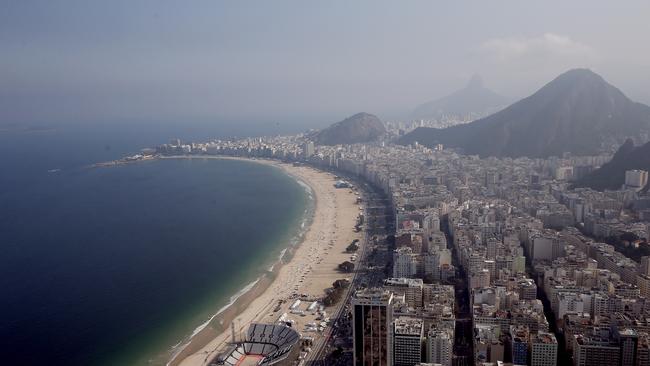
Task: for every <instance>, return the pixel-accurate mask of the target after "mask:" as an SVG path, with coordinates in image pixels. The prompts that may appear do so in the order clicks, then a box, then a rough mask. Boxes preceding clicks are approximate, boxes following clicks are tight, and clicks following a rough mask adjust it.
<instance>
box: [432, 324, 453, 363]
mask: <svg viewBox="0 0 650 366" xmlns="http://www.w3.org/2000/svg"><path fill="white" fill-rule="evenodd" d="M426 347H427V362H430V363H433V364H440V365H443V366H451V360H452V355H453V351H454V350H453V347H454V334H453V329H446V328H442V327H438V328H433V329H431V330H429V333H428V334H427V342H426Z"/></svg>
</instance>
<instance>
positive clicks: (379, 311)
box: [352, 288, 393, 366]
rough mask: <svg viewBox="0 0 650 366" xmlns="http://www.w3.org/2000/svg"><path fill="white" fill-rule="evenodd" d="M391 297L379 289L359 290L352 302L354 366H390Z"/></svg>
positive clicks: (390, 294)
mask: <svg viewBox="0 0 650 366" xmlns="http://www.w3.org/2000/svg"><path fill="white" fill-rule="evenodd" d="M392 303H393V294H392V293H391V292H390V291H387V290H385V289H382V288H371V289H362V290H359V291H357V292H356V293H355V294H354V297H353V298H352V309H353V310H352V342H353V349H354V351H353V364H354V365H355V366H366V365H377V366H390V365H392V364H393V345H392V337H391V334H390V333H391V328H392V323H393V322H392V318H393V310H392Z"/></svg>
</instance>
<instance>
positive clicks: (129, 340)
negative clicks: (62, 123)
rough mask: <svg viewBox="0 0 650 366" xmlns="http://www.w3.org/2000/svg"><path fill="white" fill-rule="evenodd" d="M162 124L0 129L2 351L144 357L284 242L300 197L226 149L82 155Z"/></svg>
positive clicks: (125, 148) (59, 358)
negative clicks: (190, 155)
mask: <svg viewBox="0 0 650 366" xmlns="http://www.w3.org/2000/svg"><path fill="white" fill-rule="evenodd" d="M172 132H173V131H172ZM164 133H165V131H162V132H160V133H152V134H149V135H147V134H142V133H141V131H133V129H132V128H124V127H123V126H122V128H121V129H120V128H117V127H115V128H112V129H111V128H109V127H105V128H103V129H93V128H90V127H87V128H85V129H78V128H77V129H70V128H62V129H55V130H47V131H38V132H34V131H31V132H26V131H13V132H7V131H5V132H0V188H1V190H0V250H1V254H0V293H1V294H2V295H1V296H2V300H1V301H0V314H2V317H0V339H2V346H1V347H0V348H1V349H2V351H1V354H0V357H2V362H3V364H15V365H36V364H51V365H93V364H115V363H116V362H118V361H117V360H120V361H119V362H120V363H122V364H124V363H125V362H126V363H127V364H132V363H135V362H136V360H137V361H138V362H143V360H145V359H146V357H148V356H150V355H151V353H152V352H155V351H158V350H160V349H161V347H162V348H165V347H168V346H169V345H171V344H173V343H175V342H177V341H179V340H180V339H179V337H181V336H182V335H183V334H187V333H188V332H191V330H192V329H193V327H195V326H196V325H198V324H199V323H200V322H202V320H204V319H205V318H206V317H208V316H209V315H211V313H213V312H214V311H215V309H216V308H218V307H219V306H220V305H223V304H224V303H225V302H226V301H227V299H228V297H229V296H231V295H232V294H233V293H235V292H236V291H237V290H238V289H239V288H240V287H241V286H242V285H243V284H245V283H247V282H248V281H250V280H252V279H254V278H255V277H256V276H257V275H258V274H259V273H261V271H263V268H264V265H266V264H267V263H268V260H269V256H270V255H275V254H276V253H277V252H279V250H280V249H281V248H282V247H283V246H286V243H287V241H288V240H289V239H290V237H291V235H293V234H294V231H295V227H296V224H297V223H299V222H300V220H301V217H302V214H303V212H304V209H305V205H306V203H307V198H306V194H305V192H304V190H303V189H302V187H300V186H299V185H298V184H297V183H296V182H295V181H293V180H292V179H291V178H289V177H288V176H286V175H284V174H283V173H282V172H280V171H279V170H278V169H275V168H272V167H268V166H261V165H258V164H254V163H250V162H239V161H225V160H192V161H189V160H165V161H153V162H143V163H138V164H132V165H124V166H119V167H112V168H96V169H85V168H83V166H84V165H86V164H88V163H91V162H96V161H103V160H107V159H108V158H113V157H117V156H121V155H122V154H124V153H126V152H133V151H137V149H138V148H139V147H143V146H147V145H152V144H156V143H161V142H165V141H167V139H168V138H169V137H170V136H169V135H167V136H164V137H163V136H160V135H162V134H164ZM177 135H179V134H175V135H171V137H173V136H177ZM151 140H156V141H151ZM161 140H162V141H161ZM50 169H61V170H60V171H57V172H48V170H50ZM292 228H293V229H292Z"/></svg>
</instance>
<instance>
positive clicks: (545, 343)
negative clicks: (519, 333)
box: [530, 332, 557, 366]
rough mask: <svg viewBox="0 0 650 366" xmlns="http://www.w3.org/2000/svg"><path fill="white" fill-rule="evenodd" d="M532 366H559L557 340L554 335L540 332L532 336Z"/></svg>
mask: <svg viewBox="0 0 650 366" xmlns="http://www.w3.org/2000/svg"><path fill="white" fill-rule="evenodd" d="M530 365H531V366H556V365H557V339H556V338H555V335H554V334H553V333H547V332H539V333H537V334H533V335H532V336H531V338H530Z"/></svg>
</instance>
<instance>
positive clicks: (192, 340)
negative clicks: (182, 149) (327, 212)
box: [158, 155, 317, 366]
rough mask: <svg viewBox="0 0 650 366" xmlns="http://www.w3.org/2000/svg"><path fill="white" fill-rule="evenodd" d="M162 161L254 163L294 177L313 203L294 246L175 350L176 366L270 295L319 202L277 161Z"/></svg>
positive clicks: (170, 363)
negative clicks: (255, 302) (253, 304)
mask: <svg viewBox="0 0 650 366" xmlns="http://www.w3.org/2000/svg"><path fill="white" fill-rule="evenodd" d="M158 158H159V159H187V160H192V159H220V160H239V161H247V162H251V163H257V164H261V165H267V166H273V167H275V168H278V169H281V170H282V171H283V172H284V173H285V174H287V175H288V176H290V177H291V178H292V179H294V180H296V182H297V183H298V184H300V185H302V186H303V187H305V188H307V189H308V190H309V191H308V195H309V199H310V201H311V202H310V203H309V204H308V206H307V208H306V210H305V213H304V215H303V219H302V220H301V222H300V225H301V229H300V231H299V232H298V233H296V234H295V235H294V237H293V238H292V239H291V242H290V244H289V245H288V246H287V247H286V248H284V249H282V251H281V253H280V255H279V256H278V258H277V260H275V261H274V262H272V263H271V265H270V267H269V269H268V270H267V271H266V272H265V273H263V274H261V275H260V276H258V277H257V279H255V280H254V281H252V282H250V283H248V284H247V285H245V286H244V287H243V288H242V289H241V290H239V291H238V292H237V293H235V294H234V295H232V296H231V297H230V301H229V302H228V304H226V305H224V306H222V307H221V308H220V309H219V310H218V311H217V312H216V313H215V314H214V315H212V316H211V317H210V318H209V319H208V320H206V321H205V322H204V323H202V324H201V325H199V326H198V327H197V328H195V330H194V331H193V332H192V334H191V335H190V336H188V337H187V338H185V339H183V340H181V341H180V342H179V343H178V344H177V345H175V346H174V347H173V349H172V354H171V358H170V359H169V361H168V362H167V363H166V365H167V366H176V365H179V364H180V363H181V362H183V360H184V359H186V358H187V357H188V356H191V355H192V354H195V353H197V352H198V351H200V350H201V349H202V348H204V347H205V346H207V345H208V344H209V343H210V341H212V340H213V339H215V338H217V337H218V336H219V335H220V334H224V333H228V332H229V328H230V326H229V325H230V323H232V322H233V321H235V320H236V319H237V317H238V316H239V315H241V313H242V312H244V311H245V310H246V309H247V308H248V305H249V304H250V303H251V302H252V301H253V300H255V299H256V298H258V297H260V296H261V295H262V294H264V292H266V291H267V290H268V289H269V287H270V286H271V285H272V284H273V282H274V280H275V279H276V277H277V276H278V273H279V272H280V270H281V269H282V267H283V266H285V265H286V264H288V263H290V261H291V258H292V257H293V255H294V252H295V251H296V250H297V249H298V247H300V245H302V243H303V242H304V238H305V234H306V232H307V231H308V230H309V228H310V226H311V222H312V221H313V217H314V215H315V212H316V204H317V198H316V195H315V193H314V187H312V186H311V185H310V184H309V182H306V181H305V180H304V179H302V178H301V177H300V176H298V175H296V174H295V173H292V172H291V169H290V168H291V166H288V165H286V164H283V163H280V162H277V161H273V160H262V159H246V158H237V157H225V156H182V155H181V156H166V157H162V156H161V157H158ZM273 304H274V303H269V304H268V306H270V305H273ZM211 356H213V354H207V355H206V360H207V357H211Z"/></svg>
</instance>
